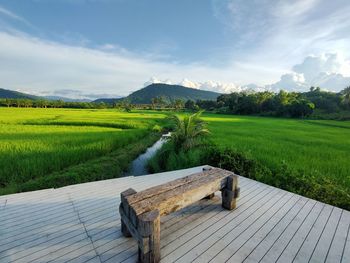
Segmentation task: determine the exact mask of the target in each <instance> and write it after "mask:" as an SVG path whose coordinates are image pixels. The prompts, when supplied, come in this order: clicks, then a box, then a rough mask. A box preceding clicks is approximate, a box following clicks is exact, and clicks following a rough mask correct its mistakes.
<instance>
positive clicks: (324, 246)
mask: <svg viewBox="0 0 350 263" xmlns="http://www.w3.org/2000/svg"><path fill="white" fill-rule="evenodd" d="M202 168H203V167H194V168H190V169H185V170H179V171H173V172H167V173H160V174H153V175H147V176H138V177H133V176H128V177H124V178H117V179H111V180H105V181H98V182H90V183H85V184H78V185H72V186H67V187H63V188H58V189H46V190H41V191H34V192H29V193H21V194H12V195H6V196H1V197H0V262H1V263H2V262H57V263H58V262H59V263H61V262H81V263H85V262H90V263H94V262H136V260H137V244H136V242H135V241H134V240H133V239H130V238H129V239H128V238H124V237H123V236H122V234H121V232H120V215H119V213H118V204H119V202H120V192H122V191H124V190H125V189H127V188H129V187H132V188H134V189H135V190H137V191H141V190H144V189H147V188H149V187H152V186H155V185H158V184H162V183H165V182H169V181H171V180H174V179H178V178H182V177H184V176H187V175H189V174H192V173H195V172H199V171H201V170H202ZM240 187H241V197H240V199H239V201H238V206H237V208H236V209H235V210H233V211H228V210H225V209H223V208H221V197H220V195H218V194H217V195H216V196H215V197H214V198H213V199H211V200H201V201H199V202H197V203H195V204H193V205H191V206H188V207H186V208H184V209H182V210H180V211H177V212H175V213H172V214H170V215H167V216H164V217H162V218H161V257H162V259H161V261H162V262H350V233H349V231H350V212H348V211H345V210H342V209H339V208H337V207H333V206H330V205H327V204H323V203H321V202H317V201H315V200H312V199H308V198H305V197H302V196H299V195H296V194H293V193H289V192H287V191H284V190H281V189H278V188H275V187H271V186H268V185H266V184H262V183H259V182H256V181H253V180H250V179H247V178H244V177H240Z"/></svg>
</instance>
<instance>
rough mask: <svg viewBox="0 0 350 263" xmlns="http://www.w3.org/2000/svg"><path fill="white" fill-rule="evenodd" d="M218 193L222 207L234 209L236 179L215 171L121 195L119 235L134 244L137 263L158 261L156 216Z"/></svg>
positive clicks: (158, 234)
mask: <svg viewBox="0 0 350 263" xmlns="http://www.w3.org/2000/svg"><path fill="white" fill-rule="evenodd" d="M217 191H221V194H222V206H223V207H224V208H225V209H229V210H232V209H235V208H236V200H237V198H238V197H239V188H238V175H235V174H234V173H232V172H229V171H226V170H223V169H219V168H211V167H210V168H209V167H208V168H203V172H200V173H195V174H191V175H189V176H186V177H183V178H180V179H177V180H174V181H171V182H168V183H165V184H162V185H158V186H155V187H152V188H149V189H146V190H144V191H141V192H138V193H137V192H136V191H135V190H133V189H132V188H129V189H128V190H126V191H124V192H122V193H121V204H120V206H119V212H120V216H121V231H122V233H123V235H124V236H125V237H131V236H133V237H134V238H135V239H136V240H137V242H138V247H139V250H138V254H139V258H138V259H139V262H159V261H160V216H162V215H168V214H170V213H172V212H175V211H177V210H179V209H181V208H184V207H186V206H188V205H190V204H192V203H194V202H197V201H199V200H201V199H203V198H212V197H214V194H215V192H217Z"/></svg>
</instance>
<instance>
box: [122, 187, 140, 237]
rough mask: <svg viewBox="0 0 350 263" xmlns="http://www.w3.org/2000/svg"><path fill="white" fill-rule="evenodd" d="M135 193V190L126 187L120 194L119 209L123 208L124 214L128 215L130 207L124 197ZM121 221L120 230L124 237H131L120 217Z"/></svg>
mask: <svg viewBox="0 0 350 263" xmlns="http://www.w3.org/2000/svg"><path fill="white" fill-rule="evenodd" d="M133 194H136V191H135V190H134V189H132V188H129V189H127V190H126V191H124V192H122V193H121V194H120V199H121V204H120V208H119V209H123V211H124V213H125V215H126V216H127V217H128V218H129V217H130V208H129V205H128V202H127V201H126V197H127V196H129V195H133ZM120 221H121V222H120V223H121V231H122V234H123V236H124V237H131V233H130V231H129V229H128V227H127V225H126V224H125V223H124V222H123V220H122V218H121V219H120Z"/></svg>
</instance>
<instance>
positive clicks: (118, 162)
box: [0, 133, 159, 195]
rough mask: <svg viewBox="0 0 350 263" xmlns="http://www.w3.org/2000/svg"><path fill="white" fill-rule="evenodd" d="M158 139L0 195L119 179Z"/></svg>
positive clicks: (148, 139) (7, 189)
mask: <svg viewBox="0 0 350 263" xmlns="http://www.w3.org/2000/svg"><path fill="white" fill-rule="evenodd" d="M158 138H159V136H158V135H156V134H154V133H153V134H150V135H148V136H146V137H144V138H142V139H140V140H139V141H136V142H132V143H131V144H128V145H126V146H125V147H123V148H117V149H116V150H115V151H112V152H111V153H109V154H106V155H104V156H102V157H98V158H94V159H91V160H88V161H86V162H84V163H80V164H78V165H73V166H70V167H68V168H65V169H63V170H61V171H56V172H53V173H51V174H47V175H45V176H42V177H38V178H34V179H31V180H29V181H26V182H24V183H21V184H10V185H8V186H7V187H5V188H0V195H1V194H10V193H16V192H25V191H33V190H38V189H45V188H51V187H62V186H65V185H71V184H78V183H84V182H91V181H97V180H106V179H110V178H116V177H118V176H121V175H122V174H123V172H125V171H126V170H127V169H128V167H129V164H130V163H131V162H132V161H133V160H134V159H136V157H137V156H138V155H140V154H141V153H142V152H144V151H145V150H146V149H147V147H149V146H151V145H152V144H153V143H154V142H155V141H156V140H157V139H158Z"/></svg>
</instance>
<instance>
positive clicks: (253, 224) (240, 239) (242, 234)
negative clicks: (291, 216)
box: [197, 193, 295, 262]
mask: <svg viewBox="0 0 350 263" xmlns="http://www.w3.org/2000/svg"><path fill="white" fill-rule="evenodd" d="M291 200H293V195H292V194H290V193H288V194H286V195H284V196H283V197H282V198H280V199H279V200H278V201H277V202H276V203H275V204H274V205H273V206H271V207H270V208H269V209H268V210H267V211H264V212H263V213H262V214H260V215H259V214H258V215H256V212H254V214H255V215H254V214H253V215H252V218H249V220H246V222H244V224H242V226H240V227H239V228H238V229H235V230H234V231H231V232H230V233H229V234H227V235H226V238H225V239H227V243H226V244H225V245H226V246H225V247H222V248H219V247H218V248H216V251H215V253H212V255H213V256H212V258H213V259H215V260H219V261H220V260H223V261H225V262H237V261H236V260H235V259H233V258H232V256H233V255H234V254H235V253H236V252H237V251H238V250H239V248H241V247H242V246H243V245H244V244H245V243H246V242H248V240H249V239H250V238H251V237H252V236H253V235H255V234H256V232H259V230H260V229H262V228H263V227H264V226H266V225H267V224H268V222H270V221H271V219H272V218H275V217H277V218H278V217H281V216H282V214H284V213H285V211H287V210H288V209H289V207H290V206H291V205H293V204H294V203H295V202H290V201H291ZM240 228H242V230H240ZM236 232H238V233H237V234H236ZM214 246H216V244H215V245H214ZM214 246H213V248H214ZM210 250H212V248H210ZM213 252H214V251H213ZM198 259H199V258H198ZM199 261H200V260H197V262H199Z"/></svg>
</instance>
